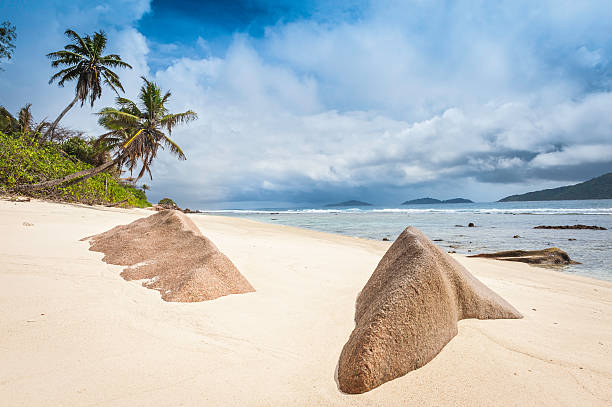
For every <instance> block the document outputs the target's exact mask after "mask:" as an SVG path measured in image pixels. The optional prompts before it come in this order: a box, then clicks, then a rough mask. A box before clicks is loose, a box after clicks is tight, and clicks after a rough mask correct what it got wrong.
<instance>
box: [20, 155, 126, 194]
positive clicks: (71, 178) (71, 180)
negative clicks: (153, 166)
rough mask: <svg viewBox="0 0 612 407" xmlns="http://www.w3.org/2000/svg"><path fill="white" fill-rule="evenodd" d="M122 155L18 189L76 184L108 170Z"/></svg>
mask: <svg viewBox="0 0 612 407" xmlns="http://www.w3.org/2000/svg"><path fill="white" fill-rule="evenodd" d="M119 159H120V157H117V158H115V159H114V160H111V161H108V162H105V163H104V164H102V165H99V166H97V167H95V168H88V169H86V170H83V171H79V172H75V173H72V174H69V175H66V176H65V177H62V178H57V179H52V180H49V181H44V182H39V183H37V184H22V185H18V186H17V188H16V189H17V190H18V191H24V192H25V191H37V190H39V189H43V188H51V187H55V186H58V185H63V184H68V185H74V184H77V183H79V182H83V181H85V180H87V179H89V178H91V177H93V176H94V175H96V174H99V173H101V172H102V171H104V170H106V169H107V168H109V167H112V166H113V165H115V164H117V162H119Z"/></svg>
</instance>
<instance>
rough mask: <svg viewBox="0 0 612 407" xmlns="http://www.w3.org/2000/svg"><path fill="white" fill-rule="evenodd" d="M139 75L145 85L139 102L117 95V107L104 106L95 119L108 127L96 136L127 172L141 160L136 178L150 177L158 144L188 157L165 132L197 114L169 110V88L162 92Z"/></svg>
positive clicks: (176, 153)
mask: <svg viewBox="0 0 612 407" xmlns="http://www.w3.org/2000/svg"><path fill="white" fill-rule="evenodd" d="M142 79H143V81H144V85H143V86H142V87H141V88H140V95H139V99H140V103H136V102H134V101H132V100H130V99H127V98H122V97H118V98H117V108H114V107H106V108H104V109H102V110H101V111H100V112H99V113H98V115H99V116H100V119H99V120H98V123H99V124H100V125H101V126H103V127H105V128H106V129H107V130H110V131H109V132H108V133H106V134H104V135H102V136H101V137H100V138H99V139H98V140H99V141H104V142H105V143H106V144H107V146H108V147H109V148H110V149H112V150H114V151H115V152H116V154H117V155H118V156H119V157H120V158H121V165H126V166H127V169H128V170H129V171H130V174H131V173H132V172H133V171H134V169H136V167H137V166H138V163H139V162H140V163H141V164H142V168H141V169H140V172H139V173H138V175H137V176H136V180H139V179H140V178H141V177H142V176H143V175H144V174H145V173H148V174H149V176H150V177H151V179H152V174H151V168H150V167H151V163H152V162H153V160H154V159H155V157H156V156H157V151H158V149H159V147H162V148H164V147H166V148H168V149H169V150H170V152H171V153H172V154H174V155H175V156H177V157H178V158H179V159H180V160H186V159H187V158H186V157H185V154H184V153H183V150H181V148H180V147H179V146H178V144H176V143H175V142H174V141H173V140H172V139H171V138H170V137H169V136H168V135H169V134H171V133H172V129H173V128H174V127H176V126H177V125H179V124H184V123H188V122H190V121H192V120H195V119H197V117H198V115H197V114H196V113H195V112H194V111H192V110H188V111H186V112H183V113H170V112H169V111H168V107H167V106H166V103H167V102H168V99H169V98H170V96H171V94H170V92H166V93H163V92H162V91H161V89H160V88H159V86H157V84H155V83H154V82H150V81H148V80H147V79H146V78H145V77H144V76H143V77H142ZM165 132H167V133H168V134H166V133H165Z"/></svg>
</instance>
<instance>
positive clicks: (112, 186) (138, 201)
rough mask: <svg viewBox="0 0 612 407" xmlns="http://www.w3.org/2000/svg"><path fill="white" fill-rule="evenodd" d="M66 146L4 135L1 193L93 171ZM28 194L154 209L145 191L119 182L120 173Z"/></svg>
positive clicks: (0, 161)
mask: <svg viewBox="0 0 612 407" xmlns="http://www.w3.org/2000/svg"><path fill="white" fill-rule="evenodd" d="M64 145H65V144H64V143H61V144H60V143H55V142H45V143H43V144H42V145H39V143H38V142H37V141H35V140H33V139H32V138H31V137H28V136H27V135H22V134H19V133H13V134H5V133H2V132H0V193H9V192H13V191H15V190H16V189H17V187H18V186H19V185H20V184H24V183H31V182H37V181H40V180H43V179H48V178H58V177H62V176H64V175H66V174H70V173H74V172H78V171H82V170H84V169H87V168H90V167H91V164H88V163H87V162H84V161H81V160H80V159H79V158H77V156H76V155H72V154H68V153H66V152H65V151H64V150H63V148H62V147H63V146H64ZM28 195H30V196H33V197H37V198H46V199H54V200H61V201H68V202H82V203H88V204H106V205H111V204H117V205H122V206H137V207H146V206H151V204H150V203H149V202H148V201H147V197H146V195H145V193H144V191H142V190H140V189H138V188H136V187H134V186H132V185H126V184H123V183H121V182H120V181H119V179H118V174H117V173H104V174H99V175H97V176H95V177H92V178H91V179H89V180H87V181H86V182H81V183H76V184H73V185H65V186H60V187H55V188H50V189H43V190H38V191H32V192H30V193H29V194H28Z"/></svg>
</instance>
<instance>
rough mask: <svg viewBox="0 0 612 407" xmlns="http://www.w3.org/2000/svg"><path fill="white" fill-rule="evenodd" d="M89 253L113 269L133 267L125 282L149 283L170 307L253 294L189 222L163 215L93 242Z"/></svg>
mask: <svg viewBox="0 0 612 407" xmlns="http://www.w3.org/2000/svg"><path fill="white" fill-rule="evenodd" d="M88 239H90V244H91V247H90V248H89V250H92V251H96V252H102V253H104V255H105V256H104V258H103V259H102V260H103V261H105V262H106V263H109V264H117V265H122V266H130V267H127V268H126V269H124V270H123V272H122V273H121V276H122V277H123V278H124V279H126V280H141V279H146V280H147V281H145V282H144V283H143V284H142V285H143V286H145V287H147V288H152V289H155V290H158V291H159V292H160V293H161V296H162V298H163V299H164V300H166V301H177V302H197V301H206V300H212V299H215V298H217V297H221V296H224V295H229V294H242V293H248V292H252V291H255V290H254V289H253V287H252V286H251V284H249V282H248V281H247V280H246V279H245V278H244V277H243V276H242V274H240V272H239V271H238V269H236V266H234V264H233V263H232V262H231V261H230V260H229V259H228V258H227V257H226V256H225V255H224V254H223V253H221V252H220V251H219V249H217V247H216V246H215V245H214V244H213V242H211V241H210V240H209V239H207V238H206V237H204V236H203V235H202V233H200V230H199V229H198V227H197V226H196V225H195V224H194V223H193V221H192V220H191V219H189V217H187V216H186V215H184V214H183V213H181V212H179V211H173V210H165V211H161V212H157V213H156V214H154V215H151V216H149V217H147V218H143V219H138V220H137V221H134V222H132V223H130V224H129V225H121V226H117V227H115V228H113V229H111V230H109V231H107V232H104V233H101V234H99V235H96V236H92V237H90V238H88Z"/></svg>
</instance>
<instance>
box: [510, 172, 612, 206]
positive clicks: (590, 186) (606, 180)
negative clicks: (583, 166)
mask: <svg viewBox="0 0 612 407" xmlns="http://www.w3.org/2000/svg"><path fill="white" fill-rule="evenodd" d="M582 199H612V172H609V173H607V174H604V175H601V176H599V177H596V178H593V179H590V180H588V181H585V182H581V183H579V184H575V185H568V186H564V187H559V188H552V189H543V190H541V191H534V192H528V193H526V194H521V195H511V196H507V197H505V198H503V199H500V200H499V202H517V201H569V200H582Z"/></svg>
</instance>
